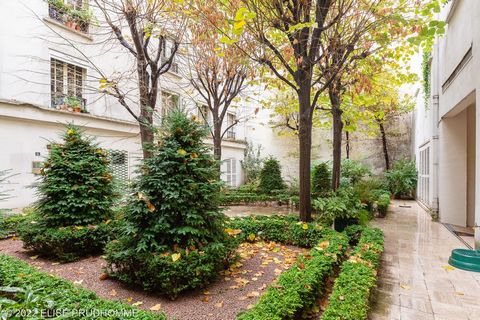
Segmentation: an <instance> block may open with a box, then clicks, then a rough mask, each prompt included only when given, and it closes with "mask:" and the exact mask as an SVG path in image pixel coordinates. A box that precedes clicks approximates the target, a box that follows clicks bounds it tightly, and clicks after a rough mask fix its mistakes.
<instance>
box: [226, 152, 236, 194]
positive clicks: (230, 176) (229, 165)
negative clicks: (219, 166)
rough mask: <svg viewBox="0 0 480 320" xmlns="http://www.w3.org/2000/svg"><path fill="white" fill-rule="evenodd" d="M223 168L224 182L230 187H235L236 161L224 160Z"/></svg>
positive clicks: (233, 159) (231, 159) (232, 159)
mask: <svg viewBox="0 0 480 320" xmlns="http://www.w3.org/2000/svg"><path fill="white" fill-rule="evenodd" d="M225 166H226V169H227V170H226V172H225V176H226V180H227V181H226V182H227V185H229V186H231V187H236V186H237V160H236V159H235V158H229V159H225Z"/></svg>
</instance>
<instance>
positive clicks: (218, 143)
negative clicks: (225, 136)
mask: <svg viewBox="0 0 480 320" xmlns="http://www.w3.org/2000/svg"><path fill="white" fill-rule="evenodd" d="M213 155H214V157H215V159H217V160H218V161H221V160H222V126H221V124H218V123H215V124H214V125H213Z"/></svg>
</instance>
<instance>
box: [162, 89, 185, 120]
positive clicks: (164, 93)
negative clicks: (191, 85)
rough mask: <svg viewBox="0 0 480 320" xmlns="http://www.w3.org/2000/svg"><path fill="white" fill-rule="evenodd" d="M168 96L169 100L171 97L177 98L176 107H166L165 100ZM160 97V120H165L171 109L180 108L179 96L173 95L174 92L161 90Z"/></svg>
mask: <svg viewBox="0 0 480 320" xmlns="http://www.w3.org/2000/svg"><path fill="white" fill-rule="evenodd" d="M166 96H168V99H171V98H173V97H177V103H176V106H175V105H172V106H167V105H166V103H165V102H166V99H167V97H166ZM160 97H161V100H162V106H161V107H162V109H161V116H162V118H165V117H166V116H167V115H168V113H169V112H170V110H172V109H173V108H179V107H180V94H178V93H175V92H171V91H166V90H163V91H162V92H161V93H160Z"/></svg>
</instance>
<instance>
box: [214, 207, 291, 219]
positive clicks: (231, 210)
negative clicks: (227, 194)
mask: <svg viewBox="0 0 480 320" xmlns="http://www.w3.org/2000/svg"><path fill="white" fill-rule="evenodd" d="M223 209H224V211H223V213H225V214H226V215H227V216H229V217H248V216H251V215H259V216H271V215H273V214H278V215H285V214H292V213H297V212H298V211H296V210H292V209H291V208H288V207H287V206H282V207H264V206H230V207H223Z"/></svg>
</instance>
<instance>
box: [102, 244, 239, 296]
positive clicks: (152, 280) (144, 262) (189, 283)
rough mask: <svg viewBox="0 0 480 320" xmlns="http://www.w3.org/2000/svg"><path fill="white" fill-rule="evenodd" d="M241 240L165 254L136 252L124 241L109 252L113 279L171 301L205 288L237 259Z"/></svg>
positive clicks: (108, 250) (107, 256)
mask: <svg viewBox="0 0 480 320" xmlns="http://www.w3.org/2000/svg"><path fill="white" fill-rule="evenodd" d="M237 247H238V239H236V238H233V237H228V238H226V239H225V241H224V242H211V243H208V244H206V245H205V246H203V247H201V248H191V249H188V248H186V249H180V248H179V249H178V250H177V251H165V252H163V253H159V254H157V253H154V252H137V251H135V250H134V249H132V248H131V247H129V246H128V245H127V246H125V243H123V242H122V241H118V240H115V241H112V242H110V243H109V244H108V245H107V247H106V249H105V251H106V260H107V263H108V266H107V270H108V272H109V275H110V277H112V278H115V279H118V280H120V281H122V282H125V283H128V284H136V285H140V286H141V287H142V288H143V289H144V290H146V291H154V292H156V293H160V294H163V295H166V296H168V297H170V298H172V299H174V298H176V297H177V296H178V294H179V293H180V292H182V291H184V290H188V289H194V288H198V287H204V286H205V285H207V284H208V283H209V282H210V281H212V280H213V279H214V278H215V277H217V276H218V273H219V272H220V271H221V270H223V269H224V268H225V267H227V266H228V265H230V264H231V263H232V262H233V261H234V260H235V259H236V257H237V256H236V249H237Z"/></svg>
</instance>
